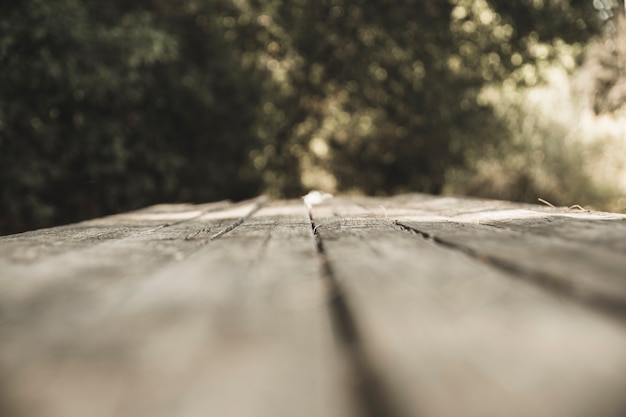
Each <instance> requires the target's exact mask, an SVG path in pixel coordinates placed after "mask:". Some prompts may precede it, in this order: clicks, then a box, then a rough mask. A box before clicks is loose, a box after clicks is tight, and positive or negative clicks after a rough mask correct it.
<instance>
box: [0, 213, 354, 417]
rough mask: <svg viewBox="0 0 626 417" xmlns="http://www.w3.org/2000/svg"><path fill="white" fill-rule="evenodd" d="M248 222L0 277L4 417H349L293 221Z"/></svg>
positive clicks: (277, 217) (305, 250)
mask: <svg viewBox="0 0 626 417" xmlns="http://www.w3.org/2000/svg"><path fill="white" fill-rule="evenodd" d="M258 209H259V206H258V205H256V204H250V205H243V206H239V207H238V208H237V209H233V208H232V207H231V208H230V209H228V210H223V211H218V212H211V213H207V214H205V215H203V216H202V217H200V218H194V220H193V221H192V222H184V223H179V224H176V225H173V226H171V227H167V228H161V229H159V230H158V231H154V232H153V233H149V234H146V233H143V234H139V235H134V236H131V237H125V238H123V239H119V240H116V241H109V242H107V243H104V244H100V245H96V246H92V247H89V248H86V249H84V250H81V251H79V252H78V253H75V252H74V251H70V252H66V253H64V254H62V255H57V256H55V257H52V258H47V259H45V260H41V261H38V262H32V263H28V264H25V263H24V262H21V263H19V264H15V265H13V268H12V269H10V270H7V269H5V270H3V272H2V279H1V280H0V294H2V295H1V297H2V298H1V301H0V305H1V306H2V310H1V313H2V314H1V315H0V317H1V318H0V340H2V343H1V344H0V368H1V372H0V374H2V375H3V379H4V381H3V383H4V385H3V386H2V390H1V391H2V393H3V394H4V397H5V398H4V408H5V409H8V410H9V411H7V413H9V414H8V415H11V416H18V415H19V416H21V415H24V416H35V417H36V416H46V417H56V416H59V417H73V416H94V417H95V416H103V417H104V416H115V415H120V416H122V415H124V416H126V415H132V416H142V415H146V416H147V415H150V416H173V415H175V416H206V415H224V416H226V415H228V416H268V417H269V416H293V415H300V416H350V415H351V413H352V408H353V405H352V404H351V402H352V397H353V394H352V391H351V390H350V384H349V383H348V381H346V378H347V377H346V369H345V367H344V366H343V365H342V361H341V360H340V358H341V357H342V355H343V354H342V352H341V349H340V348H338V347H337V346H336V344H335V342H334V340H333V336H332V331H331V329H330V319H329V315H328V311H327V309H326V305H325V300H326V287H325V284H324V282H323V281H322V280H320V279H319V277H320V273H319V271H318V268H319V263H318V261H317V254H316V249H315V245H314V241H313V238H312V232H311V226H310V222H309V220H308V217H307V214H306V211H305V208H304V206H303V205H302V204H301V203H300V202H296V204H293V203H291V204H283V205H281V206H280V207H274V206H273V205H269V206H267V207H265V208H262V209H260V210H258ZM255 210H258V211H255ZM250 214H253V217H251V218H248V220H247V221H246V223H245V224H244V225H241V226H240V227H237V228H232V229H231V227H230V226H229V225H230V224H232V223H235V224H236V223H239V221H240V219H242V218H246V217H247V216H249V215H250ZM228 229H231V230H230V232H229V233H225V234H221V235H220V231H221V230H228ZM199 230H200V231H201V233H199V234H196V232H198V231H199ZM190 235H193V236H195V238H196V239H186V238H187V237H188V236H190ZM215 235H219V238H216V239H213V240H210V237H211V236H215ZM205 237H206V238H207V239H204V238H205ZM2 243H4V244H5V245H6V244H8V245H9V246H10V242H9V243H7V242H2ZM3 415H5V414H3Z"/></svg>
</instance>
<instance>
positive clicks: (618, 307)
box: [392, 220, 626, 321]
mask: <svg viewBox="0 0 626 417" xmlns="http://www.w3.org/2000/svg"><path fill="white" fill-rule="evenodd" d="M392 223H393V224H394V225H396V226H398V228H400V229H401V230H403V231H405V232H409V233H412V234H414V235H418V236H421V237H422V238H424V239H427V240H430V241H432V242H435V243H436V244H438V245H441V246H443V247H446V248H448V249H453V250H456V251H459V252H462V253H464V254H466V255H468V256H470V257H471V258H473V259H475V260H477V261H479V262H481V263H484V264H487V265H489V266H491V267H494V268H497V269H499V270H501V271H504V272H506V273H507V276H511V277H514V278H521V279H524V280H525V281H527V282H530V283H532V284H536V285H540V286H541V287H542V288H544V289H546V290H548V291H550V292H551V293H552V294H555V295H557V296H562V297H567V298H568V299H570V300H571V301H579V302H581V303H583V304H584V305H587V306H588V307H591V308H593V309H594V310H596V311H599V312H601V313H603V314H608V315H609V317H611V318H618V319H619V320H621V321H626V303H625V302H624V301H623V300H621V299H619V298H615V297H611V296H608V295H605V294H601V293H596V292H591V291H586V290H584V289H583V288H581V287H579V286H577V285H576V284H575V283H574V282H570V281H566V280H564V279H563V278H561V277H559V276H558V275H555V274H550V273H546V272H540V271H531V270H528V269H526V268H524V267H522V266H520V265H517V264H515V263H513V262H510V261H507V260H506V259H502V258H499V257H497V256H493V255H490V254H488V253H484V252H481V251H477V250H475V249H472V248H470V247H467V246H465V245H462V244H458V243H454V242H451V241H449V240H447V239H442V238H440V237H438V236H436V235H434V234H432V233H429V232H425V231H423V230H419V229H417V228H415V227H414V226H410V225H407V224H404V223H402V221H398V220H395V221H393V222H392ZM492 227H495V226H492Z"/></svg>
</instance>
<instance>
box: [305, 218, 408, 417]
mask: <svg viewBox="0 0 626 417" xmlns="http://www.w3.org/2000/svg"><path fill="white" fill-rule="evenodd" d="M307 209H308V213H309V220H310V221H311V231H312V233H313V237H314V239H315V243H316V246H317V253H318V257H319V259H320V262H321V267H322V278H323V280H324V281H325V282H326V283H327V285H328V289H329V291H328V292H329V307H330V314H331V319H332V324H333V327H334V329H335V333H336V335H337V338H338V339H339V341H340V342H341V344H342V347H343V348H344V351H345V356H346V359H347V361H348V363H349V366H350V367H351V373H352V375H353V378H354V394H355V397H356V400H357V403H358V405H359V406H360V407H362V410H360V411H361V414H360V415H362V416H364V417H398V416H400V413H399V412H398V411H397V410H395V407H393V406H392V401H391V400H390V399H389V398H388V395H387V394H386V392H387V390H386V389H385V387H384V386H383V384H382V382H381V381H380V378H379V377H378V375H377V374H376V372H375V370H374V367H373V366H372V363H371V362H370V361H369V359H368V358H367V355H366V354H365V352H364V346H363V340H362V338H361V335H360V334H359V330H358V327H357V325H356V323H355V319H354V313H352V311H351V309H350V306H349V303H348V302H347V300H346V296H345V292H344V291H343V289H342V287H341V284H340V283H339V281H338V279H337V277H336V276H335V273H334V272H333V269H332V266H331V264H330V262H329V260H328V257H327V256H326V250H325V248H324V242H323V240H322V238H321V236H320V234H319V232H318V228H319V226H320V225H316V223H315V220H314V218H313V215H312V212H311V209H310V208H309V207H307Z"/></svg>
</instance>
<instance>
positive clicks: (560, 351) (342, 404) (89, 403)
mask: <svg viewBox="0 0 626 417" xmlns="http://www.w3.org/2000/svg"><path fill="white" fill-rule="evenodd" d="M0 416H2V417H115V416H132V417H135V416H137V417H143V416H145V417H195V416H198V417H207V416H209V417H211V416H215V417H240V416H241V417H248V416H249V417H265V416H267V417H282V416H285V417H309V416H311V417H313V416H316V417H360V416H365V417H374V416H381V417H387V416H389V417H404V416H407V417H408V416H415V417H418V416H419V417H448V416H450V417H456V416H464V417H491V416H493V417H501V416H503V417H504V416H520V417H522V416H524V417H526V416H532V417H542V416H546V417H548V416H554V417H577V416H580V417H588V416H594V417H608V416H611V417H613V416H614V417H624V416H626V215H621V214H611V213H600V212H588V211H584V210H580V209H567V208H550V207H546V206H540V205H521V204H514V203H507V202H501V201H488V200H477V199H467V198H453V197H434V196H428V195H421V194H411V195H402V196H397V197H393V198H365V197H363V198H348V197H336V198H333V199H331V200H328V201H325V202H323V203H321V204H319V205H315V206H313V207H312V208H311V209H310V210H308V209H307V207H306V206H305V205H304V204H303V202H302V201H301V200H289V201H266V200H263V199H257V200H254V201H246V202H241V203H236V204H234V203H229V202H218V203H210V204H200V205H158V206H153V207H149V208H147V209H144V210H139V211H135V212H130V213H125V214H120V215H115V216H110V217H105V218H101V219H96V220H91V221H87V222H82V223H78V224H73V225H67V226H61V227H56V228H51V229H43V230H37V231H33V232H27V233H23V234H18V235H12V236H4V237H0Z"/></svg>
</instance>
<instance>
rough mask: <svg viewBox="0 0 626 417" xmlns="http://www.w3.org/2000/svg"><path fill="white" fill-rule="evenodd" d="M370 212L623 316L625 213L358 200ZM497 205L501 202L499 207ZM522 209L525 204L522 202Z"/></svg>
mask: <svg viewBox="0 0 626 417" xmlns="http://www.w3.org/2000/svg"><path fill="white" fill-rule="evenodd" d="M357 202H358V203H359V204H360V205H361V206H362V207H365V208H367V209H368V210H369V211H370V212H372V213H375V214H377V215H378V216H380V217H382V218H385V217H386V218H387V219H389V220H391V221H394V222H397V223H398V224H400V225H403V226H405V227H408V228H411V229H413V230H415V231H418V232H420V233H423V234H424V235H426V236H429V237H431V238H433V239H435V240H437V241H438V242H440V243H442V244H447V245H451V246H454V247H456V248H457V249H459V250H462V251H465V252H467V253H470V254H472V255H473V256H475V257H477V258H479V259H482V260H484V261H485V262H491V263H494V264H496V265H498V266H500V267H502V268H505V269H510V270H513V271H516V272H517V274H518V275H519V276H520V277H526V278H528V279H531V280H534V281H535V282H538V283H541V284H544V285H548V286H550V287H553V288H555V289H556V290H559V291H562V292H565V293H567V294H568V295H570V296H575V297H578V298H580V299H581V300H584V301H585V302H588V303H590V304H594V305H596V306H597V307H599V308H603V309H606V310H613V311H615V312H616V313H618V314H621V315H622V316H625V315H626V251H623V250H621V249H620V248H622V247H624V246H626V221H625V220H624V219H626V216H624V215H621V214H615V213H601V212H589V213H584V212H564V211H563V210H562V209H551V208H545V209H542V210H543V211H536V210H534V209H533V210H528V209H525V208H516V207H517V205H516V204H513V203H506V202H494V207H491V208H490V206H489V205H488V201H484V200H483V201H474V202H471V203H466V202H464V201H462V200H460V199H456V198H448V197H445V198H440V199H435V200H430V201H426V202H421V201H417V202H411V201H407V200H405V201H402V202H401V203H397V202H395V201H393V199H389V200H386V201H385V203H386V204H385V206H384V210H383V208H382V206H381V205H380V204H379V203H380V201H378V200H368V199H359V200H357ZM498 204H500V205H501V206H502V207H507V208H501V209H498V208H497V206H498ZM521 207H524V206H521Z"/></svg>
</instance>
